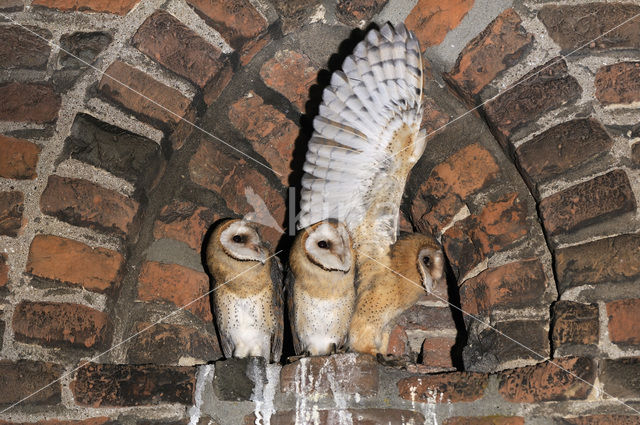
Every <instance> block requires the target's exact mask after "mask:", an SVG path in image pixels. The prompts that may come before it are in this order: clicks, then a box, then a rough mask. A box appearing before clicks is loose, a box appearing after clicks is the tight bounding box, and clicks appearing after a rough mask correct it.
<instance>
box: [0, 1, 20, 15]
mask: <svg viewBox="0 0 640 425" xmlns="http://www.w3.org/2000/svg"><path fill="white" fill-rule="evenodd" d="M23 6H24V0H0V10H2V11H5V12H13V11H16V10H22V8H23Z"/></svg>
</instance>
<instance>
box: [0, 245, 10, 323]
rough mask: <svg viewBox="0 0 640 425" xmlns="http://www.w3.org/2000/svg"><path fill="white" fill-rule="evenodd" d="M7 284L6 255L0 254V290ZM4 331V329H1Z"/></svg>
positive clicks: (7, 266)
mask: <svg viewBox="0 0 640 425" xmlns="http://www.w3.org/2000/svg"><path fill="white" fill-rule="evenodd" d="M7 283H9V264H7V254H0V288H2V287H4V286H7ZM2 329H3V330H4V327H3V328H2Z"/></svg>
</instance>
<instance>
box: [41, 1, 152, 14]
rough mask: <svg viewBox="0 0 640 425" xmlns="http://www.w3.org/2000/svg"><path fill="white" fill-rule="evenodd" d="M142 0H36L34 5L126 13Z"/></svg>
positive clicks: (61, 8) (60, 8)
mask: <svg viewBox="0 0 640 425" xmlns="http://www.w3.org/2000/svg"><path fill="white" fill-rule="evenodd" d="M139 1H140V0H116V1H112V0H35V1H34V2H33V3H32V5H34V6H44V7H48V8H52V9H59V10H81V11H90V12H107V13H115V14H118V15H126V14H127V13H128V12H129V11H130V10H131V9H132V8H133V7H134V6H135V5H136V4H138V2H139Z"/></svg>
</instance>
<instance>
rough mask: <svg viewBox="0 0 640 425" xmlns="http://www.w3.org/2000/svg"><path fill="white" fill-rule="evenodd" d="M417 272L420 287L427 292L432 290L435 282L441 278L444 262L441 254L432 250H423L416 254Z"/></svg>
mask: <svg viewBox="0 0 640 425" xmlns="http://www.w3.org/2000/svg"><path fill="white" fill-rule="evenodd" d="M417 261H418V270H419V271H420V276H422V286H423V287H424V289H425V290H426V291H427V292H431V291H432V290H433V286H434V284H435V282H437V281H438V280H440V278H442V274H443V272H444V260H443V258H442V252H440V251H439V250H435V249H432V248H423V249H422V250H420V252H419V253H418V258H417Z"/></svg>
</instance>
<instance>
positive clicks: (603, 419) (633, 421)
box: [553, 415, 640, 425]
mask: <svg viewBox="0 0 640 425" xmlns="http://www.w3.org/2000/svg"><path fill="white" fill-rule="evenodd" d="M553 423H554V424H555V425H611V424H615V425H640V416H637V415H636V416H630V415H590V416H579V417H576V418H556V419H554V422H553Z"/></svg>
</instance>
